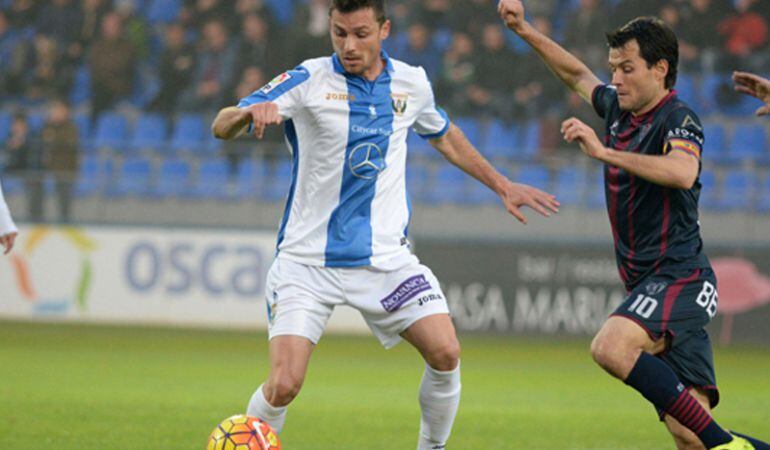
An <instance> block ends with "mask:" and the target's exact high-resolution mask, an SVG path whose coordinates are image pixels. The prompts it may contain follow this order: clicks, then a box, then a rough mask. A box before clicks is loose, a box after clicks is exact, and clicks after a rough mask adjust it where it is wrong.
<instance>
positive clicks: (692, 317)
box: [612, 268, 719, 413]
mask: <svg viewBox="0 0 770 450" xmlns="http://www.w3.org/2000/svg"><path fill="white" fill-rule="evenodd" d="M716 288H717V280H716V276H714V271H713V270H711V269H710V268H708V269H679V268H674V269H668V270H666V269H662V270H661V271H660V272H659V273H657V274H655V275H651V276H649V277H647V278H646V279H644V280H643V281H642V282H641V283H639V285H638V286H637V287H636V288H635V289H634V290H633V291H631V293H630V294H629V295H628V297H627V298H626V300H625V301H624V302H623V303H622V304H621V305H620V306H619V307H618V309H616V310H615V312H614V313H613V314H612V315H613V316H621V317H626V318H628V319H631V320H633V321H634V322H636V323H637V324H639V325H640V326H641V327H642V328H644V330H645V331H647V334H649V335H650V337H651V338H652V339H653V340H656V341H657V340H659V339H660V338H664V339H665V340H666V349H665V350H664V351H663V352H662V353H661V354H659V355H656V356H658V357H659V358H661V359H663V360H664V361H665V362H666V363H668V365H669V366H671V368H672V369H673V370H674V372H675V373H676V375H677V376H678V377H679V381H681V382H682V383H683V384H684V385H685V386H687V387H688V388H690V387H696V388H700V389H702V390H703V391H705V392H706V393H708V395H709V400H710V403H711V407H712V408H713V407H715V406H716V405H717V403H719V391H718V390H717V387H716V375H715V373H714V355H713V352H712V350H711V341H710V340H709V336H708V333H707V332H706V330H705V329H704V327H705V326H706V325H707V324H708V323H709V322H710V321H711V319H712V318H713V317H714V316H715V315H716V312H717V301H718V297H717V291H716ZM658 412H659V413H661V411H658Z"/></svg>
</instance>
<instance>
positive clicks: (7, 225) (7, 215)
mask: <svg viewBox="0 0 770 450" xmlns="http://www.w3.org/2000/svg"><path fill="white" fill-rule="evenodd" d="M18 233H19V230H18V229H17V228H16V225H15V224H14V223H13V219H12V218H11V212H10V211H9V210H8V205H6V204H5V198H4V197H3V187H2V186H0V246H1V247H2V248H3V254H6V255H7V254H8V253H9V252H10V251H11V249H12V248H13V243H14V242H15V241H16V236H17V234H18Z"/></svg>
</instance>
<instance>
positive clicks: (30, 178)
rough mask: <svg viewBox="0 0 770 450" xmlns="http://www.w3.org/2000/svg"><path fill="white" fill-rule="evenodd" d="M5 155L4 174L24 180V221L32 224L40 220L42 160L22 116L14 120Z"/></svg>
mask: <svg viewBox="0 0 770 450" xmlns="http://www.w3.org/2000/svg"><path fill="white" fill-rule="evenodd" d="M5 152H6V155H7V158H6V170H7V172H9V173H11V174H14V175H18V176H21V177H23V178H24V184H25V194H26V197H27V219H28V220H30V221H33V222H39V221H41V220H43V176H44V174H43V156H42V153H41V151H40V145H39V143H38V142H36V140H35V139H34V137H33V135H32V131H31V130H30V127H29V122H28V121H27V115H26V114H24V113H23V112H17V113H16V114H14V116H13V122H12V123H11V135H10V136H9V138H8V140H7V141H6V142H5Z"/></svg>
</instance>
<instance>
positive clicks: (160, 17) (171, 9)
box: [147, 0, 182, 23]
mask: <svg viewBox="0 0 770 450" xmlns="http://www.w3.org/2000/svg"><path fill="white" fill-rule="evenodd" d="M181 9H182V0H152V2H151V3H150V6H149V7H148V8H147V20H148V21H149V22H151V23H171V22H173V21H175V20H176V19H177V17H179V12H180V10H181Z"/></svg>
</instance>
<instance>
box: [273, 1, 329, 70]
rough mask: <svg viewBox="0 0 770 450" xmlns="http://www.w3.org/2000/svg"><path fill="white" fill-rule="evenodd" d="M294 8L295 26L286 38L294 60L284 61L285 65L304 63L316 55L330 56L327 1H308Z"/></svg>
mask: <svg viewBox="0 0 770 450" xmlns="http://www.w3.org/2000/svg"><path fill="white" fill-rule="evenodd" d="M296 8H297V10H296V12H295V15H294V16H295V18H296V20H295V22H296V26H295V27H293V30H292V32H291V33H290V35H289V37H288V38H287V40H288V41H289V42H292V43H293V45H292V46H291V47H290V48H289V51H290V52H291V55H292V56H296V58H291V59H290V60H289V59H286V64H294V62H295V61H304V60H306V59H308V58H315V57H317V56H318V55H330V54H331V53H332V48H331V45H330V44H329V1H328V0H310V1H309V2H307V4H304V3H301V2H300V3H298V4H297V7H296ZM289 61H291V62H289ZM282 63H283V61H282Z"/></svg>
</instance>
